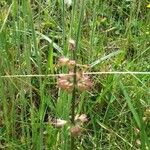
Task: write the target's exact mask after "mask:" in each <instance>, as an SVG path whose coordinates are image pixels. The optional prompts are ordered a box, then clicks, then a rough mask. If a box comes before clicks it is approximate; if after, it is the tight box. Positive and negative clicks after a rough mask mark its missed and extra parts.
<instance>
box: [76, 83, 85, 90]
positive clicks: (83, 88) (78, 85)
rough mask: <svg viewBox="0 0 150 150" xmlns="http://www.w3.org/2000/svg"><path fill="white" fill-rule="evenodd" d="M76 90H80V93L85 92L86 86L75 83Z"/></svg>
mask: <svg viewBox="0 0 150 150" xmlns="http://www.w3.org/2000/svg"><path fill="white" fill-rule="evenodd" d="M77 88H78V89H79V90H80V91H86V90H87V86H86V85H85V84H84V83H82V82H78V83H77Z"/></svg>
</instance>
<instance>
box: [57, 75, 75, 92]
mask: <svg viewBox="0 0 150 150" xmlns="http://www.w3.org/2000/svg"><path fill="white" fill-rule="evenodd" d="M57 85H58V87H59V88H61V89H63V90H67V91H72V89H73V83H71V82H70V78H69V77H67V78H64V77H60V78H58V81H57Z"/></svg>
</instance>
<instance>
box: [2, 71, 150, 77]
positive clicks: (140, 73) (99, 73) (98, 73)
mask: <svg viewBox="0 0 150 150" xmlns="http://www.w3.org/2000/svg"><path fill="white" fill-rule="evenodd" d="M83 74H84V75H101V74H134V75H150V72H138V71H137V72H136V71H135V72H133V71H126V72H120V71H113V72H86V73H83ZM72 75H74V73H71V74H47V75H44V74H29V75H5V76H1V78H27V77H59V76H72Z"/></svg>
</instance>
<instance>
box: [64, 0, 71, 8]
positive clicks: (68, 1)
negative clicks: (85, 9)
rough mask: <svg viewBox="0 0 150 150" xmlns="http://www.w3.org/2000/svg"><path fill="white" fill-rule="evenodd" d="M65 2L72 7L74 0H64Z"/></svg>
mask: <svg viewBox="0 0 150 150" xmlns="http://www.w3.org/2000/svg"><path fill="white" fill-rule="evenodd" d="M64 3H65V4H66V5H67V6H68V7H70V6H71V5H72V0H64Z"/></svg>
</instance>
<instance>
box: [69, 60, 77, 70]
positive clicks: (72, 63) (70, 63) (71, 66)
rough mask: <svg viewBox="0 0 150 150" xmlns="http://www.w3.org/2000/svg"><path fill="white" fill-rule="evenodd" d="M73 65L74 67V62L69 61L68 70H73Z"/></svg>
mask: <svg viewBox="0 0 150 150" xmlns="http://www.w3.org/2000/svg"><path fill="white" fill-rule="evenodd" d="M75 65H76V62H75V60H69V61H68V63H67V66H68V68H69V69H73V68H74V66H75Z"/></svg>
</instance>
